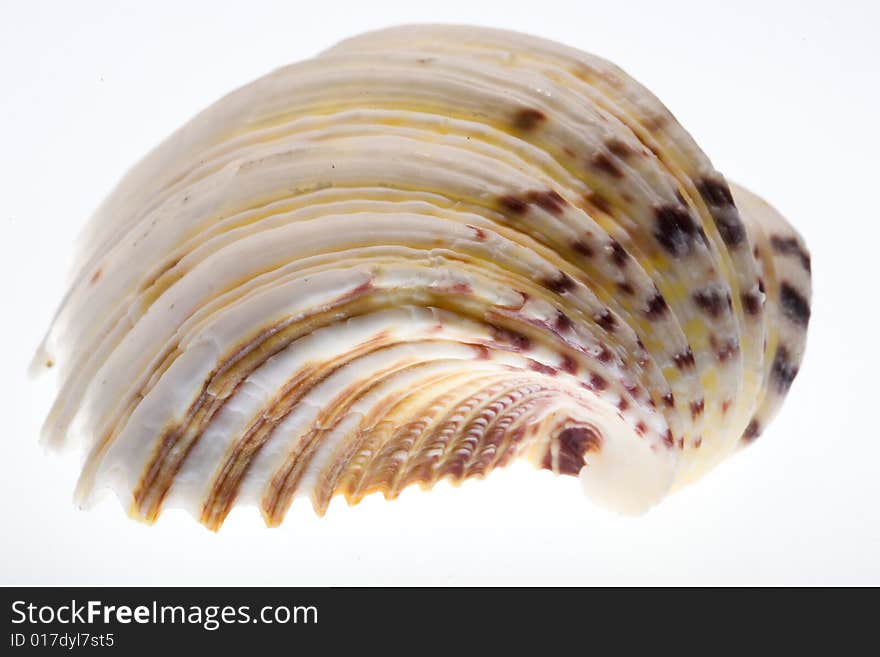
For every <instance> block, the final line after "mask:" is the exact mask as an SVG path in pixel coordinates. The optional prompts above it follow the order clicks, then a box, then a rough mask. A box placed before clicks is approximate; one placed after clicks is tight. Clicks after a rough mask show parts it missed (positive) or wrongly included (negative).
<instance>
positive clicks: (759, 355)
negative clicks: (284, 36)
mask: <svg viewBox="0 0 880 657" xmlns="http://www.w3.org/2000/svg"><path fill="white" fill-rule="evenodd" d="M76 271H77V272H78V273H77V274H76V277H75V281H74V283H73V285H72V287H71V288H70V291H69V293H68V294H67V296H66V298H65V299H64V301H63V303H62V305H61V307H60V309H59V311H58V313H57V316H56V318H55V320H54V322H53V324H52V327H51V328H50V330H49V332H48V334H47V336H46V338H45V340H44V343H43V345H42V347H41V348H40V350H39V353H38V354H37V358H36V361H35V362H36V365H37V366H38V367H43V366H46V367H53V366H54V368H55V369H56V370H57V373H58V377H59V379H58V380H59V392H58V395H57V399H56V401H55V403H54V406H53V408H52V410H51V412H50V414H49V417H48V419H47V421H46V424H45V435H44V439H45V441H46V442H47V443H49V444H50V445H62V444H74V445H80V446H81V447H82V449H83V451H84V452H85V453H86V455H87V456H86V459H85V465H84V467H83V472H82V475H81V478H80V483H79V486H78V491H77V495H78V498H79V500H80V501H81V502H82V503H87V502H88V501H89V500H90V499H91V498H92V497H93V496H94V494H95V492H96V491H98V490H101V489H105V488H107V487H110V488H112V489H113V490H115V492H116V493H117V495H118V496H119V498H120V499H121V500H122V501H123V503H124V504H125V505H127V506H128V507H129V509H130V513H131V515H132V516H134V517H136V518H138V519H142V520H145V521H150V522H151V521H153V520H155V519H156V518H157V516H158V515H159V513H160V512H161V510H162V509H163V508H164V507H168V506H178V507H184V508H186V509H188V510H190V511H191V512H192V513H193V514H194V515H195V516H196V517H197V518H198V519H199V520H200V521H201V522H202V523H204V524H205V525H206V526H208V527H210V528H215V529H216V528H218V527H219V526H220V525H221V524H222V523H223V520H224V518H225V517H226V516H227V514H228V513H229V511H230V509H231V508H232V507H233V506H234V505H235V504H256V505H258V506H259V508H260V510H261V511H262V514H263V516H264V518H265V521H266V522H267V524H269V525H277V524H279V523H280V522H281V521H282V519H283V518H284V515H285V513H286V511H287V509H288V507H289V506H290V504H291V502H292V500H293V499H294V498H295V497H296V496H300V495H308V496H309V497H310V498H311V501H312V504H313V505H314V508H315V509H316V511H317V512H319V513H322V512H323V511H324V510H325V509H326V508H327V505H328V503H329V502H330V500H331V498H332V497H333V496H334V495H336V494H339V493H341V494H342V495H344V496H345V497H346V498H347V500H348V501H349V502H356V501H358V500H360V499H361V498H362V497H363V496H365V495H367V494H369V493H371V492H374V491H381V492H383V493H384V494H385V496H386V497H389V498H393V497H395V496H396V495H397V494H398V493H399V492H400V491H401V489H403V488H404V487H406V486H408V485H410V484H413V483H419V484H421V485H422V486H424V487H430V486H431V485H432V484H434V483H435V482H436V481H438V480H440V479H443V478H448V479H451V480H453V481H456V482H457V481H460V480H463V479H465V478H468V477H482V476H485V475H486V474H488V473H489V472H490V471H491V470H493V469H494V468H498V467H501V466H503V465H505V464H506V463H509V462H510V461H512V460H514V459H518V458H522V459H528V460H529V461H531V462H533V463H534V464H535V465H536V466H538V467H541V468H546V469H549V470H552V471H553V472H555V473H559V474H565V475H577V476H578V477H579V478H580V481H581V482H582V484H583V488H584V490H585V492H586V493H587V494H588V495H589V496H590V497H592V498H594V499H595V500H597V501H598V502H599V503H600V504H602V505H605V506H607V507H610V508H612V509H615V510H618V511H620V512H625V513H639V512H642V511H644V510H646V509H648V508H649V507H651V506H652V505H654V504H656V503H657V502H658V501H659V500H660V499H661V498H662V497H663V496H664V495H666V494H667V493H668V492H670V491H671V490H674V489H676V488H677V487H680V486H682V485H684V484H687V483H689V482H692V481H694V480H695V479H697V478H698V477H700V476H701V475H702V474H704V473H705V472H706V471H708V470H709V469H710V468H712V467H713V466H715V465H716V464H717V463H719V462H720V461H721V460H722V459H724V458H725V457H726V456H728V455H730V454H731V453H733V452H734V451H736V450H737V449H738V448H739V447H741V446H743V445H745V444H747V443H749V442H751V441H752V440H753V439H754V438H755V437H756V436H758V434H759V433H760V432H761V431H762V430H763V429H764V427H765V426H766V425H767V423H768V422H769V420H770V419H771V418H772V416H773V415H774V413H775V412H776V410H777V409H778V407H779V405H780V402H781V401H782V399H783V397H784V395H785V393H786V392H787V390H788V388H789V386H790V385H791V382H792V379H793V378H794V377H795V375H796V374H797V371H798V366H799V363H800V361H801V357H802V354H803V350H804V341H805V336H806V328H807V323H808V320H809V316H810V306H809V299H810V257H809V255H808V253H807V251H806V248H805V246H804V244H803V241H802V240H801V238H800V237H799V236H798V235H797V233H795V232H794V230H792V228H791V227H790V226H789V225H788V224H787V223H786V221H785V220H784V219H783V218H782V217H780V215H779V214H778V213H777V212H776V211H775V210H773V209H772V208H770V207H769V206H767V205H766V204H765V203H764V202H763V201H761V200H759V199H757V198H755V197H754V196H752V195H751V194H749V193H748V192H746V191H744V190H741V189H739V188H737V187H735V186H734V187H731V186H730V185H729V184H728V183H727V182H726V181H725V179H724V178H723V177H722V175H721V174H719V173H718V172H717V171H715V169H714V168H713V167H712V165H711V164H710V162H709V160H708V159H707V158H706V156H705V155H704V154H703V153H702V152H701V151H700V149H699V148H698V147H697V145H696V144H695V143H694V142H693V140H692V139H691V137H690V136H689V135H688V133H686V132H685V131H684V129H683V128H682V127H681V126H680V125H679V124H678V123H677V122H676V120H675V119H674V117H673V116H672V115H671V114H670V113H669V111H668V110H667V109H666V108H665V107H664V106H663V105H662V104H661V103H660V102H659V101H658V100H657V99H656V98H655V97H654V96H653V95H652V94H651V93H650V92H648V91H647V90H646V89H645V88H644V87H642V86H640V85H639V84H638V83H636V82H635V81H634V80H632V79H631V78H630V77H629V76H627V75H626V74H625V73H624V72H623V71H621V70H620V69H618V68H616V67H615V66H613V65H611V64H609V63H608V62H606V61H604V60H602V59H599V58H597V57H594V56H592V55H587V54H584V53H582V52H579V51H577V50H574V49H572V48H568V47H565V46H561V45H558V44H555V43H552V42H549V41H545V40H542V39H538V38H535V37H531V36H526V35H523V34H515V33H511V32H505V31H498V30H491V29H482V28H471V27H452V26H416V27H412V26H409V27H400V28H392V29H386V30H382V31H379V32H373V33H368V34H365V35H361V36H358V37H355V38H352V39H349V40H347V41H344V42H342V43H341V44H339V45H337V46H336V47H334V48H332V49H331V50H329V51H327V52H325V53H323V54H321V55H320V56H318V57H316V58H314V59H312V60H309V61H306V62H302V63H299V64H294V65H291V66H288V67H286V68H282V69H280V70H277V71H275V72H274V73H271V74H270V75H267V76H266V77H263V78H261V79H259V80H257V81H256V82H253V83H251V84H249V85H248V86H246V87H244V88H242V89H240V90H238V91H236V92H234V93H232V94H230V95H228V96H226V97H225V98H223V99H222V100H220V101H219V102H217V103H216V104H214V105H212V106H211V107H209V108H208V109H207V110H205V111H204V112H202V113H201V114H199V115H198V116H197V117H195V118H194V119H193V120H192V121H190V122H189V123H188V124H186V125H185V126H184V127H183V128H181V129H180V130H178V131H177V132H176V133H175V134H173V135H172V136H171V137H170V138H168V139H167V140H166V141H165V142H164V143H163V144H161V145H160V146H159V147H158V148H157V149H155V150H154V151H153V152H152V153H150V154H149V155H148V156H147V157H146V158H145V159H144V160H143V161H141V162H140V163H139V164H138V165H137V166H135V167H134V169H133V170H132V171H131V172H129V173H128V175H127V176H126V177H125V178H124V179H123V180H122V182H121V183H120V184H119V185H118V187H117V188H116V190H115V191H114V192H113V193H112V195H111V196H110V197H109V198H108V199H107V200H106V201H105V202H104V204H103V205H102V206H101V207H100V208H99V210H98V212H97V213H96V215H95V216H94V217H93V219H92V220H91V222H90V223H89V225H88V227H87V228H86V230H85V232H84V234H83V237H82V239H81V243H80V245H79V252H78V258H77V264H76Z"/></svg>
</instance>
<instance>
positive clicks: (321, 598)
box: [0, 587, 872, 655]
mask: <svg viewBox="0 0 880 657" xmlns="http://www.w3.org/2000/svg"><path fill="white" fill-rule="evenodd" d="M2 593H3V606H4V611H3V618H4V629H5V633H4V636H3V637H2V643H0V646H2V647H0V654H3V655H17V654H64V653H65V652H67V653H74V654H82V653H90V652H98V651H100V652H103V653H116V654H123V655H128V654H141V653H144V652H152V653H153V654H155V653H156V651H166V652H169V653H170V654H181V653H182V652H183V651H184V650H199V651H203V650H209V649H215V650H223V651H224V652H223V654H227V652H226V651H232V650H244V651H253V650H264V651H265V650H268V649H271V651H270V654H295V653H297V652H301V651H303V650H307V649H308V650H311V649H318V650H321V651H322V652H328V651H329V652H330V654H332V655H335V654H337V653H339V652H341V651H342V650H343V649H344V650H345V651H348V650H351V649H355V650H363V651H365V652H367V653H368V654H374V653H378V654H382V655H385V654H400V653H401V652H405V653H407V654H412V653H417V652H423V650H422V648H423V647H425V648H426V649H427V648H428V647H429V648H430V649H431V650H429V652H430V653H432V654H433V653H434V652H436V651H437V650H443V651H445V652H464V653H466V654H470V653H471V651H472V650H473V649H474V648H476V647H477V646H480V645H487V646H491V647H493V648H495V649H497V650H500V649H501V648H502V647H503V646H507V647H508V648H519V649H524V648H526V647H531V648H533V649H537V650H538V652H540V654H544V653H545V652H547V650H546V649H547V648H548V647H550V646H553V647H554V651H555V650H558V649H561V648H568V647H570V648H574V649H578V650H583V649H585V648H587V647H590V646H592V647H597V646H600V645H604V646H609V645H613V646H614V647H615V652H623V653H624V654H627V653H628V652H629V651H631V649H633V648H635V647H637V646H642V645H653V646H654V647H657V646H660V647H661V648H662V646H664V645H665V646H666V647H667V648H669V647H670V646H672V645H676V644H677V643H678V641H679V640H678V639H673V638H672V637H674V636H677V635H679V634H680V633H681V632H684V633H685V634H686V635H687V636H689V637H690V638H691V639H690V640H694V639H696V636H697V635H700V636H703V637H704V639H703V640H706V639H709V640H713V639H721V640H722V642H723V644H724V645H725V646H726V648H727V649H728V650H729V649H732V648H733V646H735V645H737V644H739V645H743V646H744V647H748V646H750V645H751V646H752V647H754V646H755V644H754V643H753V642H754V641H755V640H756V638H758V639H760V641H761V646H762V650H763V649H766V648H767V647H768V642H769V641H771V640H773V638H774V637H775V638H782V640H783V642H782V643H781V644H780V645H783V646H785V647H786V648H789V649H790V648H791V646H792V645H793V643H798V642H800V641H802V640H804V639H806V638H808V637H809V640H810V642H812V643H811V645H812V646H813V647H814V648H815V647H816V646H818V645H819V642H820V640H821V638H822V635H823V634H826V635H827V637H828V638H830V639H831V640H832V641H833V642H834V643H835V645H838V647H840V646H843V645H846V644H848V643H850V642H851V641H852V640H853V639H855V637H856V636H857V635H858V634H860V633H863V632H864V631H865V630H866V629H868V628H870V627H872V624H871V623H870V620H869V617H868V616H869V615H868V612H867V608H861V609H859V608H858V607H856V606H855V605H853V606H852V607H849V606H848V605H845V604H837V605H831V604H828V603H827V601H825V602H819V601H817V600H816V599H814V597H813V596H814V595H815V593H807V594H803V593H801V592H800V591H776V592H770V591H755V590H747V589H739V590H727V591H717V590H716V591H710V590H698V589H694V590H677V591H672V590H660V589H656V590H650V589H617V590H615V589H576V590H574V589H452V588H447V589H424V588H418V589H417V588H413V589H406V588H400V589H366V588H352V589H341V588H337V589H318V588H314V589H310V588H139V589H131V588H35V587H28V588H15V587H13V588H5V589H2ZM835 617H836V620H837V621H838V622H839V623H840V624H839V625H835V624H834V623H833V622H832V621H833V620H834V619H835ZM609 642H611V643H609ZM665 649H666V648H664V650H665ZM200 654H201V653H200Z"/></svg>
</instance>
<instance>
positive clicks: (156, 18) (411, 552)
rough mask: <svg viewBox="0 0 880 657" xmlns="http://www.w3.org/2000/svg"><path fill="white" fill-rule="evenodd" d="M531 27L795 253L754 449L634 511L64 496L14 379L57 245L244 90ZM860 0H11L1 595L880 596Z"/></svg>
mask: <svg viewBox="0 0 880 657" xmlns="http://www.w3.org/2000/svg"><path fill="white" fill-rule="evenodd" d="M417 21H421V22H426V21H440V22H467V23H477V24H484V25H491V26H496V27H507V28H513V29H519V30H523V31H529V32H533V33H536V34H539V35H542V36H546V37H549V38H552V39H555V40H558V41H563V42H566V43H568V44H571V45H574V46H577V47H579V48H581V49H584V50H589V51H592V52H594V53H596V54H599V55H602V56H604V57H606V58H608V59H611V60H612V61H614V62H616V63H617V64H619V65H621V66H623V67H624V68H625V69H626V70H627V71H629V72H630V73H631V74H632V75H634V76H635V77H636V78H637V79H639V80H640V81H642V82H643V83H645V84H646V85H647V86H648V87H649V88H650V89H652V90H653V91H654V92H655V93H656V94H657V95H658V96H659V97H660V98H661V99H662V100H663V101H664V102H665V103H666V104H667V105H668V106H669V107H670V109H671V110H672V111H673V112H674V113H675V114H676V116H677V117H678V118H679V120H680V121H681V123H682V124H683V125H684V126H685V127H686V128H688V129H689V130H690V131H691V132H692V134H693V135H694V136H695V137H696V139H697V141H698V142H699V143H700V144H701V146H702V147H703V149H704V150H705V151H706V152H707V153H708V154H709V156H710V157H711V158H712V159H713V161H714V163H715V165H716V166H717V167H718V168H719V169H720V170H721V171H723V172H724V173H726V174H727V175H728V176H729V177H730V178H731V179H733V180H736V181H739V182H741V183H743V184H745V185H746V186H748V187H751V188H752V189H754V190H755V191H757V192H758V193H760V194H762V195H764V196H765V197H766V198H768V199H769V200H770V201H771V202H773V203H774V204H775V205H776V206H777V207H779V208H780V209H781V210H782V211H783V213H784V214H786V215H787V216H788V217H789V218H790V219H791V220H792V222H793V223H794V224H795V225H796V226H797V227H798V228H799V229H800V230H801V231H802V233H803V234H804V236H805V237H806V239H807V242H808V244H809V246H810V247H811V248H812V251H813V276H814V285H815V295H814V303H813V321H812V326H811V332H810V340H809V346H808V350H807V357H806V362H805V364H804V366H803V368H802V371H801V374H800V376H799V378H798V380H797V381H796V382H795V384H794V386H793V389H792V391H791V395H790V397H789V400H788V403H787V404H786V405H785V407H784V408H783V411H782V413H781V415H780V416H779V418H778V419H777V420H776V422H774V424H773V425H772V426H771V427H770V428H769V429H768V430H767V432H766V433H765V435H764V436H762V438H761V439H760V441H759V442H758V443H757V444H756V445H755V446H754V447H753V448H751V449H749V450H747V451H746V452H745V453H743V454H742V455H740V456H738V457H736V458H734V459H733V460H732V461H731V462H729V463H727V464H725V465H723V466H721V467H720V468H719V469H718V470H717V471H715V472H713V473H711V475H710V476H709V477H707V478H706V479H705V480H703V481H702V482H700V483H699V484H697V485H695V486H693V487H691V488H690V489H687V490H685V491H684V492H681V493H679V494H676V495H674V496H673V497H671V498H670V499H668V500H666V501H665V502H664V503H663V504H662V505H661V506H660V507H658V508H657V509H655V510H654V511H652V512H650V513H649V514H648V515H646V516H644V517H641V518H622V517H617V516H614V515H610V514H608V513H606V512H603V511H601V510H599V509H596V508H594V507H591V506H590V505H589V503H588V502H587V501H586V500H584V499H583V497H582V495H581V493H580V491H579V488H578V484H577V481H576V480H575V479H571V478H554V477H553V476H552V475H550V474H549V473H547V472H534V471H532V470H531V469H530V468H529V467H525V466H524V467H514V468H513V469H511V470H508V471H505V472H497V473H494V474H493V475H492V476H491V477H490V478H489V479H488V480H487V481H484V482H471V483H467V484H465V485H464V486H462V487H461V488H458V489H455V488H452V487H450V486H445V485H443V486H440V487H438V488H437V489H435V490H434V491H433V492H431V493H421V492H420V491H417V490H410V491H407V492H405V493H404V494H403V496H402V497H401V499H400V500H398V501H397V502H394V503H386V502H384V500H382V498H381V497H374V498H368V499H367V500H366V501H364V502H363V503H362V504H361V505H360V506H358V507H354V508H348V507H347V506H346V505H345V504H344V502H341V501H338V500H337V501H336V502H334V504H333V505H332V506H331V508H330V511H329V513H328V514H327V516H326V517H325V518H323V519H317V518H315V517H314V516H313V515H312V512H311V509H310V508H309V505H308V504H307V503H304V502H299V503H297V504H295V505H294V507H293V508H292V510H291V513H290V514H289V516H288V518H287V521H286V523H285V525H284V526H283V527H282V528H281V529H277V530H267V529H265V528H264V527H263V525H262V521H261V519H260V517H259V514H258V513H257V512H256V511H255V510H253V509H239V510H237V511H236V512H234V513H233V515H232V516H231V517H230V518H229V520H228V522H227V523H226V525H225V526H224V528H223V530H222V531H221V532H220V533H219V534H213V533H211V532H209V531H207V530H205V529H204V528H202V527H201V526H199V525H197V524H195V523H194V522H193V521H192V520H191V519H190V518H189V516H186V515H183V514H182V513H175V512H167V513H166V514H164V515H163V516H162V518H161V519H160V521H159V522H158V523H157V525H155V526H153V527H147V526H143V525H139V524H137V523H135V522H133V521H131V520H128V519H127V518H126V516H125V514H124V513H123V511H122V509H121V508H120V507H119V505H118V504H117V502H116V500H115V498H108V499H107V500H106V501H105V502H104V503H103V504H101V505H100V506H99V507H98V508H97V509H96V510H95V511H92V512H83V511H79V510H77V509H76V508H75V507H74V506H73V504H72V502H71V492H72V490H73V486H74V483H75V480H76V475H77V470H78V467H77V463H76V462H75V460H71V459H65V458H59V457H57V456H53V455H50V454H46V453H44V452H43V450H42V449H41V448H40V447H39V445H38V443H37V436H38V428H39V425H40V422H41V421H42V417H43V414H44V413H45V411H46V409H47V406H48V403H49V392H50V391H48V390H46V389H45V388H46V386H45V384H40V383H36V384H35V383H32V382H30V381H28V380H27V378H26V376H25V370H26V367H27V364H28V361H29V359H30V357H31V353H32V351H33V349H34V348H35V347H36V345H37V343H38V342H39V340H40V338H41V337H42V333H43V331H44V330H45V328H46V327H47V325H48V322H49V320H50V317H51V315H52V313H53V312H54V310H55V307H56V304H57V303H58V302H59V301H60V299H61V296H62V294H63V292H64V290H65V287H66V273H67V267H68V265H69V259H70V257H71V254H72V240H73V239H74V237H75V235H76V233H77V231H78V229H79V227H80V226H81V225H82V224H83V222H84V220H85V219H86V218H87V216H88V215H89V214H90V213H91V211H92V209H93V208H95V207H96V206H97V204H98V202H99V201H100V200H101V198H102V197H103V196H104V195H105V194H106V193H107V192H108V191H109V190H110V188H111V187H112V185H113V184H114V183H115V182H116V180H117V179H118V178H119V177H120V176H121V175H122V174H123V173H124V171H125V169H126V168H127V167H128V166H129V165H131V164H133V163H134V161H136V160H137V159H138V158H139V157H140V156H141V155H142V154H144V153H145V152H146V151H147V150H148V149H149V148H150V147H152V146H154V145H155V144H156V143H157V142H158V141H159V140H160V139H162V138H163V137H164V136H166V135H167V134H168V133H169V132H171V131H172V130H173V129H174V128H176V127H177V126H178V125H180V124H181V123H183V122H184V121H185V120H186V119H188V118H189V117H190V116H191V115H192V114H194V113H195V112H197V111H198V110H200V109H201V108H203V107H204V106H206V105H208V104H209V103H211V102H213V101H214V100H215V99H216V98H218V97H219V96H220V95H222V94H224V93H226V92H227V91H230V90H231V89H233V88H235V87H236V86H238V85H241V84H243V83H245V82H248V81H250V80H251V79H253V78H255V77H257V76H259V75H261V74H263V73H266V72H268V71H269V70H271V69H273V68H275V67H277V66H280V65H282V64H285V63H287V62H290V61H294V60H297V59H302V58H305V57H308V56H311V55H313V54H315V53H316V52H318V51H320V50H322V49H324V48H326V47H328V46H330V45H331V44H333V43H334V42H335V41H337V40H339V39H341V38H343V37H346V36H349V35H352V34H355V33H357V32H360V31H363V30H365V29H369V28H377V27H382V26H385V25H389V24H394V23H402V22H417ZM878 24H880V12H878V4H877V3H875V2H870V1H868V0H864V1H862V2H856V1H852V2H841V1H836V2H832V3H829V2H769V1H767V0H764V1H762V2H745V1H743V0H738V1H737V2H730V3H720V2H719V3H715V2H706V1H701V2H693V3H686V4H685V3H680V2H671V1H669V0H666V1H664V2H649V1H645V2H639V3H635V2H613V1H609V0H605V1H603V2H584V1H578V2H574V1H573V2H568V3H564V2H552V1H550V0H539V1H536V2H522V3H519V2H511V1H509V0H508V1H507V2H478V1H477V0H467V1H465V2H458V1H456V0H443V2H436V3H422V2H402V1H400V2H379V1H377V0H369V1H363V2H357V3H351V4H345V3H340V2H333V1H329V0H328V1H325V2H319V3H311V2H310V3H305V2H295V1H287V2H278V3H264V2H255V1H253V0H248V1H246V2H239V3H223V2H204V3H195V2H180V1H179V0H176V1H173V2H156V1H152V2H149V3H146V2H140V3H137V4H135V3H120V2H104V3H98V2H82V1H77V2H61V1H59V2H55V3H48V2H25V1H23V0H22V1H20V2H11V1H9V0H4V1H3V4H2V9H0V190H2V195H0V227H2V238H0V285H2V290H0V293H2V296H0V303H2V319H0V338H2V339H0V349H2V354H0V356H2V357H0V367H2V370H0V371H2V375H0V400H2V401H0V403H2V415H0V417H2V422H3V425H2V426H3V428H2V438H0V445H2V453H0V583H2V584H61V583H65V584H128V583H141V584H232V583H234V584H288V585H333V584H337V585H338V584H365V583H370V584H390V583H403V584H410V583H412V584H426V583H439V584H445V583H462V584H472V583H491V584H513V583H527V584H532V583H534V584H537V583H548V584H606V583H634V584H648V583H667V584H758V583H772V584H783V583H784V584H812V583H834V584H843V583H853V584H859V583H862V584H867V583H873V584H880V564H878V555H880V512H878V508H877V506H878V503H880V484H878V482H880V430H878V426H880V390H878V386H877V381H878V378H880V369H878V366H880V358H878V352H880V336H878V327H880V323H878V320H880V313H878V307H880V289H878V285H880V277H878V275H877V271H878V269H880V231H878V228H877V226H878V222H880V216H878V215H880V213H878V180H877V176H878V172H880V167H878V153H880V141H878V119H880V102H878V101H880V96H878V93H880V91H878V89H880V75H878V73H880V71H878V69H880V48H878V43H877V42H878V37H877V34H876V30H877V26H878Z"/></svg>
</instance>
